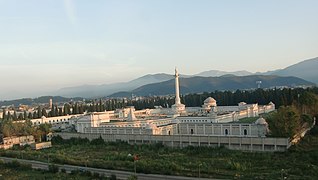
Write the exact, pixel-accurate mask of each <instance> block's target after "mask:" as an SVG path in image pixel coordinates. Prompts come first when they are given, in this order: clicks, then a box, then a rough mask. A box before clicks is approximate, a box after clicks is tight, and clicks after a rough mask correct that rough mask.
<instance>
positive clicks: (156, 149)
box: [0, 126, 318, 179]
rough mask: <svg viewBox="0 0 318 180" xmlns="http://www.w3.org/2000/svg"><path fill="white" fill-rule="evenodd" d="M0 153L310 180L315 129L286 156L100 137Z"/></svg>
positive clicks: (315, 163) (315, 172)
mask: <svg viewBox="0 0 318 180" xmlns="http://www.w3.org/2000/svg"><path fill="white" fill-rule="evenodd" d="M0 153H1V155H4V156H9V157H18V158H22V157H23V158H26V159H35V160H41V161H47V160H48V158H49V161H50V162H52V163H59V164H63V163H66V164H73V165H82V166H86V165H87V166H91V167H98V168H105V169H118V170H126V171H133V170H134V164H133V158H132V156H128V154H131V155H135V154H138V155H139V157H140V159H139V160H138V161H137V162H136V165H137V171H138V172H143V173H158V174H173V175H182V176H193V177H198V174H199V169H200V174H201V177H210V178H230V179H233V178H234V179H281V178H282V177H287V178H288V179H316V178H317V177H318V127H317V126H316V127H315V128H314V129H312V131H311V132H310V134H309V135H307V136H306V137H305V138H304V139H303V140H302V142H301V143H300V144H298V145H296V146H293V147H291V148H290V149H289V150H288V151H287V152H276V153H256V152H242V151H233V150H228V149H224V148H207V147H187V148H183V149H178V148H168V147H164V146H162V145H159V144H157V145H129V144H126V143H123V142H118V143H104V142H103V141H102V140H101V139H97V140H94V141H91V142H89V141H88V140H85V139H72V140H68V141H65V140H61V139H58V138H57V139H55V141H54V145H53V148H51V149H46V150H41V151H33V150H30V149H29V148H25V149H24V150H18V149H15V150H14V149H13V150H6V151H4V150H2V151H0Z"/></svg>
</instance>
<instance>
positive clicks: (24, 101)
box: [0, 96, 83, 107]
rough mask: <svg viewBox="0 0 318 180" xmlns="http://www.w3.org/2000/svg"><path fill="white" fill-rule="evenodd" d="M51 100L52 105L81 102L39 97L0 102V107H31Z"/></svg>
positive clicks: (57, 97)
mask: <svg viewBox="0 0 318 180" xmlns="http://www.w3.org/2000/svg"><path fill="white" fill-rule="evenodd" d="M50 99H52V101H53V103H54V104H55V103H63V102H69V101H71V100H73V101H79V100H83V98H79V97H78V98H65V97H61V96H41V97H38V98H33V99H32V98H22V99H16V100H9V101H0V107H1V106H9V105H14V106H16V107H17V106H19V105H20V104H23V105H32V104H42V103H49V100H50Z"/></svg>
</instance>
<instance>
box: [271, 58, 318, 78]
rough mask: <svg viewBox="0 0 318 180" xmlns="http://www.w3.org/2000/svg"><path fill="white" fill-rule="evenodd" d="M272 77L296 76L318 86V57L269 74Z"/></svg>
mask: <svg viewBox="0 0 318 180" xmlns="http://www.w3.org/2000/svg"><path fill="white" fill-rule="evenodd" d="M269 74H271V75H278V76H295V77H299V78H302V79H304V80H307V81H310V82H313V83H315V84H318V57H316V58H313V59H308V60H305V61H302V62H299V63H297V64H294V65H291V66H288V67H286V68H285V69H280V70H276V71H272V72H269Z"/></svg>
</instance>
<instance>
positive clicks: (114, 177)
mask: <svg viewBox="0 0 318 180" xmlns="http://www.w3.org/2000/svg"><path fill="white" fill-rule="evenodd" d="M109 179H110V180H116V179H117V177H116V175H115V174H112V175H110V177H109Z"/></svg>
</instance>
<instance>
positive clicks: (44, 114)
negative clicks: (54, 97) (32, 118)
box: [41, 108, 48, 117]
mask: <svg viewBox="0 0 318 180" xmlns="http://www.w3.org/2000/svg"><path fill="white" fill-rule="evenodd" d="M42 116H45V117H48V115H47V112H46V110H45V108H42V110H41V117H42Z"/></svg>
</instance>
